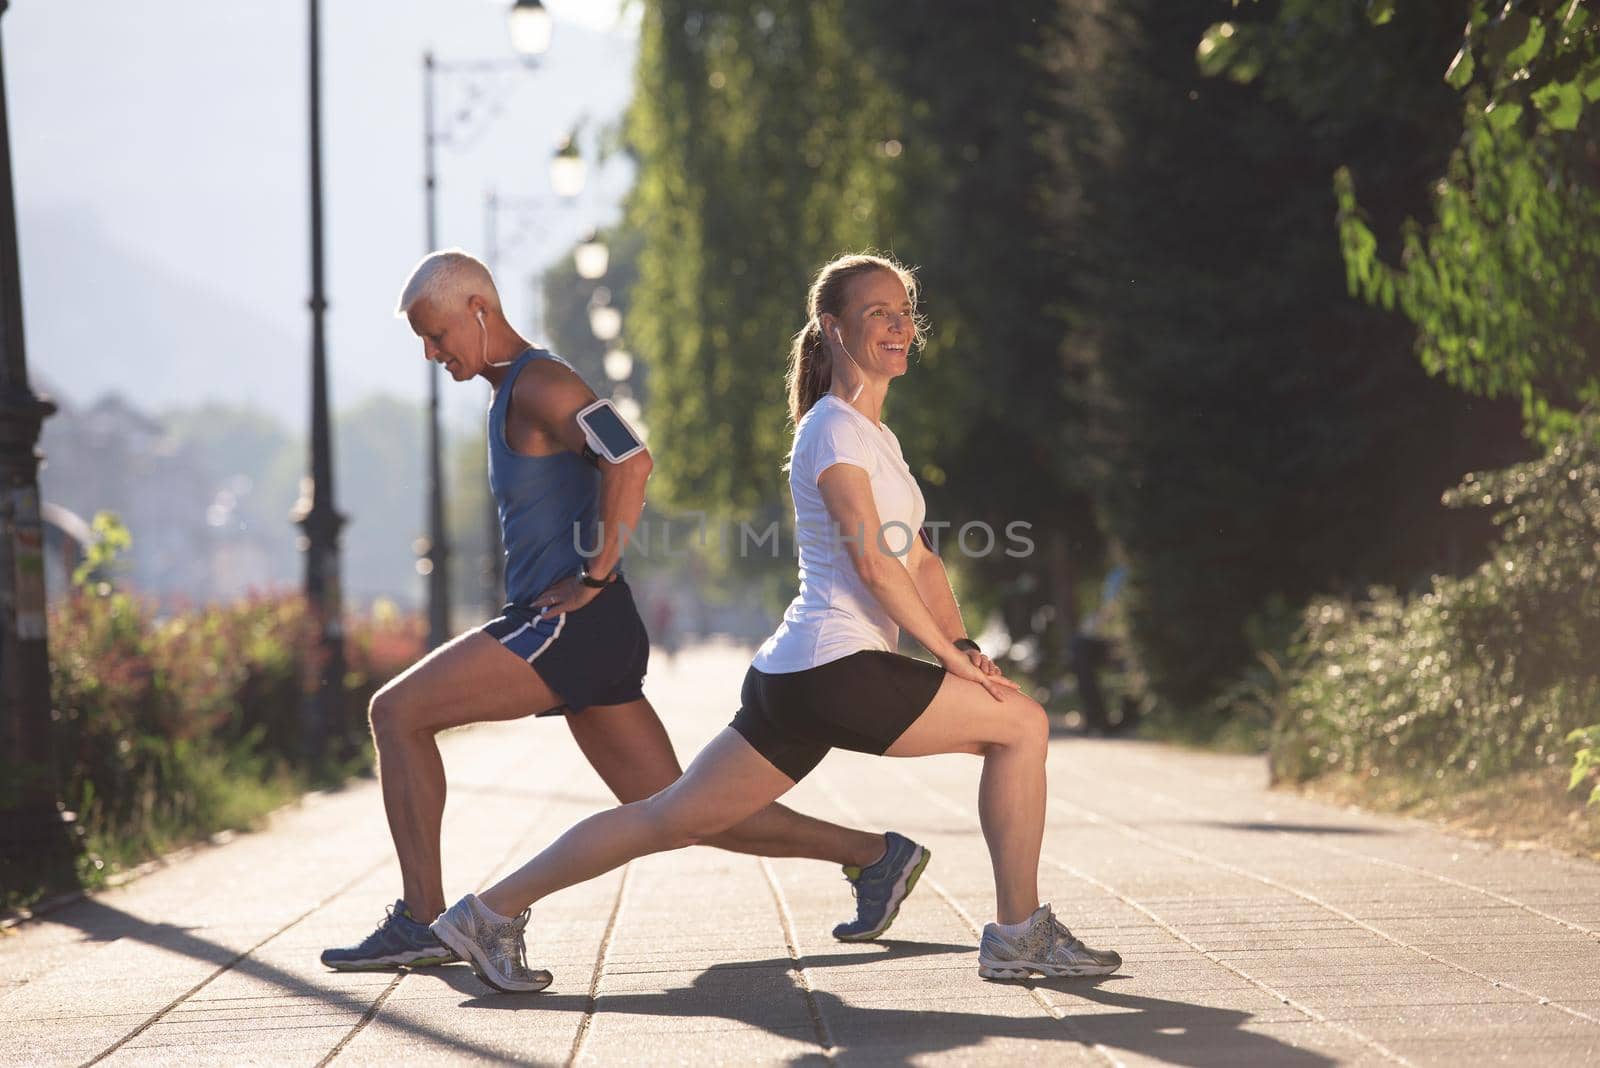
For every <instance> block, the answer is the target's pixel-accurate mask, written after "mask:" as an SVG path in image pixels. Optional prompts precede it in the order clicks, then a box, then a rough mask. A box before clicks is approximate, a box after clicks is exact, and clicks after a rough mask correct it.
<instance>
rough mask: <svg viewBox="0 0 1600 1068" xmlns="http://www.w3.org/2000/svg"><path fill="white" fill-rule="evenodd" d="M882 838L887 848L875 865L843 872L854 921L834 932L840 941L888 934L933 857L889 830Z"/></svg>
mask: <svg viewBox="0 0 1600 1068" xmlns="http://www.w3.org/2000/svg"><path fill="white" fill-rule="evenodd" d="M883 837H884V839H885V840H886V841H887V842H888V848H887V849H886V850H885V851H884V854H883V856H882V857H880V858H879V859H878V860H877V862H876V863H874V864H873V865H872V866H871V867H869V868H856V867H847V868H845V869H844V877H845V878H846V879H848V880H849V881H850V889H851V890H852V891H853V892H854V893H855V895H856V918H855V919H853V920H851V921H850V922H849V923H841V924H840V925H839V926H837V927H835V928H834V929H833V937H835V938H837V939H838V940H839V941H841V942H867V941H870V940H871V939H874V938H877V937H878V936H879V935H881V934H883V932H885V931H887V930H888V929H889V925H890V924H891V923H893V922H894V918H895V917H896V916H898V915H899V914H900V903H901V902H902V901H904V900H905V899H906V898H907V896H909V895H910V893H911V890H912V888H913V887H915V886H916V885H917V880H918V879H920V878H921V877H922V869H923V868H926V867H927V866H928V858H930V857H932V856H933V854H932V853H931V852H929V851H928V850H926V849H924V848H923V847H922V846H919V845H918V844H917V843H915V842H913V841H912V840H911V839H909V838H907V837H905V836H904V835H899V834H895V833H894V832H893V831H889V832H888V833H887V834H885V835H884V836H883Z"/></svg>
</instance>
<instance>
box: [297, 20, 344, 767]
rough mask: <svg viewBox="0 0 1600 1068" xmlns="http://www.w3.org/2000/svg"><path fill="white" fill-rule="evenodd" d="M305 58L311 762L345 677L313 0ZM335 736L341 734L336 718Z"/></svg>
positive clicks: (307, 732) (305, 718) (304, 719)
mask: <svg viewBox="0 0 1600 1068" xmlns="http://www.w3.org/2000/svg"><path fill="white" fill-rule="evenodd" d="M310 25H311V34H310V58H311V300H310V302H309V304H310V307H311V477H310V478H309V479H307V481H306V484H305V490H304V493H303V494H302V496H301V498H300V503H299V505H298V506H297V508H296V516H295V519H296V522H298V523H299V524H300V527H301V529H302V530H303V531H304V537H302V538H301V546H302V548H303V550H304V551H305V554H306V560H305V564H306V571H305V576H306V585H305V589H306V600H307V601H308V602H309V604H310V608H311V615H312V618H313V620H314V621H315V624H316V627H317V645H316V650H315V651H314V654H313V655H312V657H311V658H310V666H309V670H308V671H307V674H306V679H305V697H304V700H303V703H302V705H301V744H302V746H303V748H304V751H305V755H306V757H307V759H308V761H309V762H310V763H311V764H312V766H317V765H320V764H322V763H323V761H324V760H325V759H326V757H327V755H328V754H327V749H328V737H329V731H330V728H331V727H332V726H333V725H334V724H336V723H340V720H339V717H338V711H339V706H340V700H341V695H342V689H343V680H344V604H343V598H342V595H341V591H340V583H339V531H340V529H341V528H342V527H343V526H344V521H345V520H344V516H342V515H340V514H339V512H338V511H337V509H336V508H335V507H334V503H333V502H334V496H333V433H332V428H331V423H330V419H329V414H328V356H327V345H326V335H325V333H324V330H323V313H324V312H325V311H326V310H327V307H328V301H327V297H326V294H325V290H324V286H323V270H322V261H323V256H322V49H321V36H320V32H319V31H320V17H319V12H318V0H310ZM340 726H341V734H342V723H341V724H340Z"/></svg>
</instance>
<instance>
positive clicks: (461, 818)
mask: <svg viewBox="0 0 1600 1068" xmlns="http://www.w3.org/2000/svg"><path fill="white" fill-rule="evenodd" d="M744 664H745V660H744V659H743V658H742V656H740V655H739V654H737V653H735V652H732V651H728V650H722V651H717V650H701V651H698V652H695V653H692V654H686V655H685V656H682V657H680V658H679V660H678V661H677V663H676V664H673V665H670V666H668V665H664V664H663V665H658V666H657V669H656V670H655V671H653V673H652V675H651V680H650V682H651V687H650V690H651V693H652V695H653V697H654V699H655V700H656V701H657V703H658V705H659V707H661V709H662V710H663V713H664V716H665V717H666V718H667V720H668V723H669V725H670V727H671V729H672V730H673V732H674V734H675V736H676V738H677V740H678V743H679V746H680V751H681V752H683V753H684V754H685V755H687V754H689V753H692V752H693V750H694V749H695V748H697V747H698V746H699V745H700V744H701V743H702V742H703V741H704V740H705V739H707V738H708V737H710V735H711V734H712V733H713V732H714V731H715V730H716V729H717V728H718V727H719V726H721V724H722V723H723V722H725V720H726V719H727V717H728V715H729V714H730V712H731V701H732V698H733V695H735V694H736V693H737V692H738V684H739V681H740V678H741V676H742V673H743V670H744ZM445 759H446V763H447V765H448V767H449V771H450V776H451V794H452V796H451V805H450V809H449V812H448V813H447V815H446V824H445V871H446V875H447V886H448V888H449V890H450V891H451V892H452V893H456V892H460V891H463V890H466V889H469V888H472V887H476V886H482V885H483V884H485V883H486V882H489V881H492V880H493V879H494V878H495V877H496V876H497V875H498V874H499V873H501V872H503V871H505V870H507V869H508V868H511V867H515V866H516V864H518V863H520V862H521V860H522V859H524V858H525V857H526V856H527V855H529V854H531V853H532V852H533V851H535V849H536V848H537V847H538V846H540V845H541V844H542V843H544V842H546V841H547V840H549V839H550V838H551V837H552V836H553V835H555V834H556V833H557V832H558V831H559V830H561V829H562V828H564V827H566V826H567V825H568V824H570V823H571V822H573V821H574V820H576V819H578V818H579V817H581V816H583V815H584V814H586V813H588V812H591V811H593V810H595V809H596V808H598V807H601V806H602V805H603V804H604V803H605V802H606V800H607V797H606V794H605V793H604V791H603V788H602V787H601V785H600V783H599V781H598V779H597V778H596V777H595V776H594V774H593V773H592V772H591V771H590V770H589V769H588V767H587V766H586V765H585V764H584V763H583V762H582V760H581V759H580V757H579V756H578V754H577V750H576V748H575V747H574V746H573V744H572V742H571V739H570V738H569V737H568V736H567V735H566V733H565V731H563V730H562V729H561V727H560V726H559V725H558V724H554V723H550V722H533V721H526V722H522V723H515V724H508V725H501V726H496V727H482V728H475V729H472V730H468V731H463V732H458V733H456V734H454V735H451V736H449V737H448V738H447V739H446V746H445ZM1050 772H1051V800H1050V823H1049V830H1048V834H1047V837H1046V840H1045V859H1044V867H1043V871H1042V873H1041V876H1042V882H1043V887H1044V890H1045V894H1046V896H1047V897H1048V898H1049V899H1050V900H1052V901H1053V902H1054V903H1055V906H1056V910H1057V913H1058V915H1060V916H1061V917H1062V918H1063V919H1064V920H1065V921H1066V922H1067V923H1069V924H1070V925H1071V926H1072V927H1073V929H1074V930H1075V931H1076V932H1077V933H1079V934H1080V935H1082V936H1083V937H1084V939H1085V940H1086V941H1088V942H1089V943H1090V944H1091V945H1107V946H1112V947H1114V948H1116V949H1118V950H1120V951H1121V952H1122V954H1123V956H1124V957H1125V958H1126V964H1125V966H1124V968H1123V970H1122V973H1121V974H1119V975H1117V976H1113V977H1110V978H1107V979H1104V980H1100V981H1084V980H1071V981H1068V980H1062V981H1047V982H1037V983H1033V984H1031V985H1028V986H1022V985H1017V984H1001V983H985V982H982V981H981V980H979V979H978V978H977V975H976V953H975V947H976V943H977V931H978V928H979V927H980V926H981V925H982V923H983V921H984V920H985V919H986V918H988V912H989V909H990V906H991V901H992V889H991V884H990V877H989V866H988V857H987V854H986V853H985V851H984V847H983V841H982V838H981V836H980V835H979V832H978V826H977V819H976V811H975V808H974V800H975V797H976V784H977V774H978V762H977V761H976V760H974V759H971V758H963V757H940V758H933V759H927V760H918V761H874V760H872V759H870V758H865V757H858V756H856V755H854V754H848V753H836V754H834V755H833V756H831V757H829V759H828V760H827V761H826V762H825V763H824V764H823V766H822V768H821V769H819V771H818V773H817V774H815V775H814V776H813V777H812V778H810V779H808V780H807V781H806V782H805V783H804V784H802V786H801V787H800V789H798V790H797V791H795V793H794V794H793V795H792V800H793V801H794V802H795V804H796V805H797V807H799V808H801V809H803V810H805V811H808V812H811V813H815V814H818V815H822V816H825V817H829V818H833V819H838V820H843V821H847V822H854V823H859V824H862V825H864V826H868V827H873V828H882V827H894V828H897V829H899V830H901V831H904V832H906V833H908V834H910V835H912V836H913V837H915V838H917V839H919V840H921V841H923V842H925V843H927V844H928V845H929V846H931V847H932V849H933V851H934V858H933V862H932V864H931V865H930V866H929V869H928V873H927V876H926V877H924V879H923V882H922V884H921V886H920V887H919V888H918V890H917V892H916V894H915V895H914V896H913V897H912V898H911V899H910V901H909V902H908V903H907V905H906V907H905V908H904V910H903V911H902V913H901V916H900V920H899V922H898V923H897V924H896V925H895V927H894V929H893V932H892V934H893V935H894V939H893V940H892V941H886V942H884V943H881V944H876V945H865V946H852V945H841V944H838V943H835V942H833V941H832V940H831V938H829V936H828V934H827V932H828V930H829V928H830V927H831V926H832V925H833V923H834V922H836V921H837V920H839V919H840V918H841V917H843V916H844V915H846V914H847V912H848V905H849V895H848V893H847V888H846V886H845V884H844V882H843V881H842V880H841V879H840V876H839V873H838V871H837V870H836V869H832V868H829V867H827V866H825V865H821V864H817V863H814V862H807V861H794V860H777V861H764V860H757V859H753V858H747V857H741V856H734V855H729V854H724V853H719V852H717V851H714V850H709V849H694V850H686V851H683V852H679V853H676V854H670V855H665V856H658V857H650V858H646V859H644V860H642V861H638V862H636V863H634V864H632V865H630V866H629V867H628V868H627V869H626V870H624V871H622V872H618V873H613V874H612V875H610V876H608V877H606V878H603V879H599V880H596V881H595V882H593V883H590V884H588V885H586V886H582V887H578V888H575V889H573V890H569V891H567V892H565V893H562V894H559V895H557V896H555V897H553V898H551V899H550V900H549V901H547V902H545V903H544V904H541V905H540V906H539V907H538V908H537V909H536V910H535V915H534V923H533V925H532V935H533V938H532V945H531V956H532V957H533V958H534V960H535V961H536V963H538V964H540V965H543V966H546V967H549V968H551V969H552V970H553V971H554V972H555V976H556V981H555V985H554V986H553V987H552V988H551V989H550V990H549V991H548V992H546V993H544V994H539V995H521V996H511V997H508V996H501V995H491V994H489V993H488V992H487V991H486V989H485V988H484V987H483V986H481V985H480V984H479V982H478V981H477V979H476V978H475V977H474V976H473V975H472V973H471V971H470V970H468V969H467V968H466V967H465V966H453V967H449V968H442V969H434V970H430V971H425V972H420V973H417V974H400V975H384V974H366V975H342V974H334V973H330V972H327V971H324V970H323V969H322V968H321V967H320V966H319V965H318V963H317V959H316V958H317V953H318V951H319V950H320V949H321V948H322V947H323V946H324V945H327V944H330V943H336V942H341V941H346V940H349V939H351V938H352V937H356V936H359V935H361V934H364V933H365V932H366V931H367V930H368V929H370V928H371V926H372V924H373V923H374V922H375V921H376V920H377V919H378V918H380V917H381V915H382V911H383V906H384V905H385V904H386V903H387V902H389V901H392V900H393V899H394V898H395V896H396V895H397V893H398V886H399V878H398V874H397V870H396V866H395V864H394V861H393V859H392V857H391V856H390V852H389V842H388V834H387V831H386V828H385V825H384V822H383V814H382V810H381V806H380V802H379V798H378V792H377V788H376V786H375V784H373V783H370V782H363V783H360V784H358V785H356V786H354V787H352V788H350V789H348V790H345V791H342V792H339V793H335V794H330V795H324V796H319V797H316V798H313V799H311V800H309V801H308V802H307V803H305V804H303V805H300V806H297V807H295V808H293V809H291V810H289V811H286V812H283V813H281V814H280V815H279V816H278V817H276V818H275V819H274V820H273V821H272V823H271V826H270V827H269V828H267V829H266V830H265V831H263V832H261V833H257V834H250V835H241V836H239V837H238V838H237V839H235V840H233V841H232V842H230V843H228V844H226V845H223V846H220V847H216V848H210V849H204V850H201V851H199V852H197V853H196V854H194V855H192V856H190V857H188V858H186V859H184V860H182V861H181V862H180V863H176V864H173V865H170V866H168V867H166V868H163V869H162V870H159V871H157V872H155V873H153V874H151V875H148V876H146V877H144V878H142V879H139V880H137V881H135V882H133V883H131V884H129V885H127V886H125V887H123V888H122V889H119V890H116V891H113V892H109V893H105V894H101V895H98V896H97V897H95V898H94V899H92V900H89V901H84V902H81V903H78V904H74V905H72V906H70V907H67V908H64V909H61V910H59V911H57V912H54V913H52V914H51V915H50V916H48V917H47V918H46V919H44V920H41V921H37V922H34V923H30V924H27V925H24V926H23V927H21V928H20V929H17V930H14V931H12V932H10V933H8V934H6V935H0V1020H3V1021H4V1027H3V1029H0V1064H52V1065H53V1064H95V1063H100V1062H106V1063H110V1064H125V1063H143V1064H163V1065H165V1064H177V1063H208V1064H229V1065H234V1064H245V1063H272V1064H304V1065H316V1064H325V1063H328V1062H330V1061H333V1062H337V1063H338V1064H340V1065H345V1064H364V1063H380V1062H381V1063H398V1062H401V1061H414V1062H449V1063H456V1062H491V1063H506V1062H520V1063H540V1064H568V1063H575V1062H581V1063H584V1064H596V1065H608V1064H693V1065H697V1066H698V1065H706V1064H724V1063H725V1064H779V1063H793V1062H823V1061H837V1062H841V1063H848V1064H857V1063H860V1064H911V1063H916V1064H934V1063H940V1064H942V1063H953V1062H961V1063H974V1062H977V1063H993V1064H1016V1063H1048V1064H1061V1065H1077V1064H1085V1065H1105V1064H1127V1065H1147V1064H1179V1065H1219V1066H1221V1065H1237V1064H1263V1065H1292V1066H1307V1068H1309V1066H1315V1065H1330V1064H1378V1063H1399V1064H1417V1065H1425V1064H1440V1065H1450V1066H1452V1068H1457V1066H1462V1065H1471V1064H1479V1063H1484V1064H1488V1063H1513V1064H1538V1065H1563V1064H1566V1065H1579V1064H1594V1063H1596V1062H1597V1061H1600V866H1596V865H1594V864H1589V863H1585V862H1581V861H1576V860H1570V859H1564V858H1559V857H1554V856H1550V855H1546V854H1542V853H1518V852H1509V851H1503V850H1499V849H1495V848H1491V847H1487V846H1483V845H1480V844H1477V843H1473V842H1468V841H1463V840H1460V839H1455V838H1451V837H1448V836H1446V835H1443V834H1440V833H1437V832H1435V831H1433V830H1431V829H1429V828H1427V827H1425V826H1422V825H1420V824H1415V823H1410V822H1405V821H1399V820H1393V819H1381V818H1376V817H1372V816H1367V815H1362V814H1359V813H1355V812H1347V811H1342V810H1339V809H1335V808H1330V807H1327V806H1325V805H1320V804H1316V803H1312V802H1309V801H1304V800H1301V799H1298V798H1295V797H1290V796H1285V795H1281V794H1276V793H1272V792H1269V791H1267V790H1266V789H1265V788H1264V778H1265V776H1264V773H1263V769H1262V766H1261V763H1260V761H1259V760H1255V759H1249V758H1237V757H1219V756H1211V755H1204V754H1194V753H1185V752H1181V751H1176V750H1172V749H1167V748H1162V747H1159V746H1155V745H1150V744H1145V743H1137V742H1109V741H1082V740H1077V739H1071V738H1062V739H1060V740H1058V741H1056V742H1055V743H1053V746H1052V752H1051V764H1050ZM469 811H470V812H471V813H472V814H473V816H474V818H473V819H472V820H470V821H469V820H467V819H466V818H465V816H466V815H467V813H468V812H469Z"/></svg>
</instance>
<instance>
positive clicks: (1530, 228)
mask: <svg viewBox="0 0 1600 1068" xmlns="http://www.w3.org/2000/svg"><path fill="white" fill-rule="evenodd" d="M1466 26H1467V29H1466V37H1465V40H1463V41H1462V42H1461V45H1460V50H1459V51H1458V52H1457V53H1456V56H1455V58H1454V60H1452V61H1451V63H1450V65H1449V67H1448V68H1447V73H1446V75H1445V78H1446V80H1447V81H1448V82H1449V83H1450V84H1451V85H1452V86H1455V87H1457V88H1462V89H1465V90H1466V93H1465V107H1464V116H1463V119H1462V121H1461V123H1460V130H1461V134H1460V141H1459V144H1458V145H1457V147H1456V149H1455V152H1454V154H1453V155H1452V157H1451V160H1450V165H1449V167H1448V169H1447V170H1446V172H1445V174H1444V175H1443V177H1441V178H1440V180H1439V181H1438V183H1437V185H1436V187H1435V190H1434V199H1433V211H1432V216H1433V218H1432V221H1431V222H1430V223H1429V224H1427V225H1426V226H1424V225H1422V224H1420V223H1417V222H1415V221H1411V222H1408V224H1407V225H1406V227H1405V228H1404V231H1403V233H1402V235H1401V239H1400V255H1399V265H1398V266H1390V265H1389V264H1388V263H1386V262H1385V261H1384V260H1382V259H1381V258H1380V257H1379V254H1378V253H1379V247H1380V242H1379V238H1378V237H1377V236H1376V235H1375V234H1374V233H1373V231H1372V229H1371V228H1370V227H1369V225H1368V223H1367V220H1366V219H1365V218H1364V216H1363V215H1362V213H1361V211H1360V209H1359V207H1358V205H1357V201H1356V194H1355V182H1354V179H1353V178H1352V176H1351V175H1350V174H1349V173H1348V172H1342V173H1341V174H1340V176H1339V184H1338V189H1339V201H1340V217H1341V234H1342V238H1343V244H1344V251H1345V259H1346V262H1347V264H1348V266H1349V282H1350V288H1351V290H1352V292H1359V293H1361V294H1362V295H1364V296H1365V297H1366V298H1367V299H1368V300H1375V301H1381V302H1382V303H1384V304H1385V305H1391V304H1395V303H1398V304H1399V306H1400V307H1401V308H1402V309H1404V311H1405V313H1406V316H1407V317H1408V318H1410V319H1411V320H1412V321H1413V322H1415V323H1416V325H1417V327H1418V331H1417V342H1416V344H1417V352H1418V354H1419V355H1420V357H1421V359H1422V362H1423V364H1424V366H1426V367H1427V368H1428V370H1429V372H1430V373H1434V374H1442V375H1444V376H1445V377H1446V378H1447V379H1448V380H1449V381H1450V382H1451V383H1452V384H1453V385H1456V386H1459V387H1461V388H1463V389H1465V390H1468V391H1470V392H1473V393H1477V394H1481V395H1484V396H1490V397H1494V396H1499V395H1502V394H1505V395H1510V396H1513V397H1516V398H1518V399H1519V400H1520V401H1521V403H1522V406H1523V413H1524V417H1525V418H1526V419H1527V421H1528V423H1529V425H1530V427H1531V428H1532V429H1534V430H1535V431H1536V432H1538V433H1539V434H1540V435H1541V436H1542V437H1544V438H1545V440H1547V441H1548V440H1550V435H1551V434H1552V433H1553V432H1556V431H1559V430H1562V429H1566V428H1570V427H1571V426H1572V424H1573V419H1574V416H1575V413H1576V412H1577V411H1578V410H1580V409H1582V408H1584V407H1586V406H1592V405H1593V404H1594V403H1595V402H1596V401H1597V400H1600V364H1597V363H1596V360H1595V351H1596V347H1597V345H1600V175H1597V173H1596V170H1595V158H1596V155H1597V153H1600V120H1596V118H1595V114H1596V113H1595V112H1594V111H1593V110H1592V109H1591V108H1590V105H1591V104H1592V103H1593V102H1594V101H1596V100H1600V19H1597V18H1596V17H1595V15H1594V13H1593V11H1591V10H1590V9H1589V8H1588V7H1586V6H1584V5H1582V4H1580V3H1577V2H1575V0H1514V2H1512V3H1507V4H1500V3H1492V4H1491V3H1487V2H1484V0H1478V2H1475V3H1472V4H1470V5H1469V11H1468V19H1467V23H1466Z"/></svg>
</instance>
